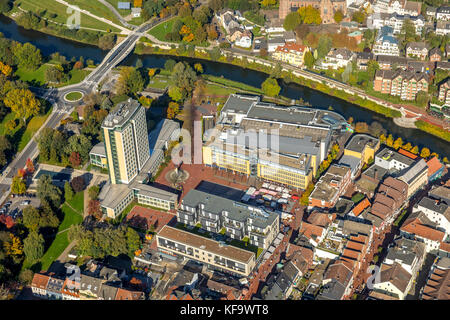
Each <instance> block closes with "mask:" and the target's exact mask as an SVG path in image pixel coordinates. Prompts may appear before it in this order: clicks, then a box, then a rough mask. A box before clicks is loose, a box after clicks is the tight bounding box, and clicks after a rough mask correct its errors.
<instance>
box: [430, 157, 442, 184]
mask: <svg viewBox="0 0 450 320" xmlns="http://www.w3.org/2000/svg"><path fill="white" fill-rule="evenodd" d="M427 167H428V181H433V180H436V179H439V178H440V177H442V175H443V174H444V169H445V166H444V165H443V164H442V163H441V162H440V161H439V159H438V158H437V157H436V156H434V157H433V158H431V159H430V160H428V161H427Z"/></svg>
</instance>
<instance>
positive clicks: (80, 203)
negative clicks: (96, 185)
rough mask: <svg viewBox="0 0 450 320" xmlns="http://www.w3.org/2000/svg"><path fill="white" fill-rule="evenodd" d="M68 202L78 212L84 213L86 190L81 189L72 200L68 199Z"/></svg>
mask: <svg viewBox="0 0 450 320" xmlns="http://www.w3.org/2000/svg"><path fill="white" fill-rule="evenodd" d="M67 203H68V204H69V205H70V206H71V207H72V208H74V209H75V210H77V211H78V213H80V214H83V211H84V192H83V191H80V192H78V193H75V195H74V196H73V198H72V200H70V201H67Z"/></svg>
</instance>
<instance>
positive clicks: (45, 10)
mask: <svg viewBox="0 0 450 320" xmlns="http://www.w3.org/2000/svg"><path fill="white" fill-rule="evenodd" d="M73 2H76V1H73ZM90 2H92V3H97V2H96V1H90ZM18 4H20V5H19V7H20V8H22V9H24V10H28V11H32V12H34V13H36V14H37V15H38V16H40V17H42V18H46V19H49V20H51V21H54V22H57V23H62V24H67V20H68V18H69V17H70V16H71V15H72V14H73V13H67V8H68V7H66V6H65V5H63V4H61V3H58V2H56V1H55V0H39V1H35V0H20V2H18ZM74 4H75V3H74ZM99 4H100V3H99ZM80 8H82V7H81V6H80ZM82 9H84V8H82ZM105 9H107V8H106V7H105ZM108 11H109V10H108ZM91 13H92V12H91ZM93 14H94V13H93ZM55 15H56V16H55ZM80 26H81V27H85V28H92V29H98V30H103V31H107V30H108V29H109V30H111V31H113V32H118V31H119V30H118V29H116V28H114V27H112V26H110V25H109V24H106V23H104V22H102V21H100V20H97V19H95V18H93V17H90V16H88V15H85V14H84V13H81V16H80Z"/></svg>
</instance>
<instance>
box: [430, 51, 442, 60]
mask: <svg viewBox="0 0 450 320" xmlns="http://www.w3.org/2000/svg"><path fill="white" fill-rule="evenodd" d="M428 56H429V57H430V61H431V62H437V61H441V60H442V51H441V49H440V48H433V49H431V50H430V52H429V53H428Z"/></svg>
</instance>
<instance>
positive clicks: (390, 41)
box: [372, 26, 400, 57]
mask: <svg viewBox="0 0 450 320" xmlns="http://www.w3.org/2000/svg"><path fill="white" fill-rule="evenodd" d="M372 52H373V54H374V55H376V56H378V55H385V56H395V57H398V56H399V55H400V47H399V42H398V40H397V38H395V37H394V29H393V28H392V27H390V26H382V27H381V29H380V31H379V32H378V34H377V37H376V39H375V43H374V44H373V48H372Z"/></svg>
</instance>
